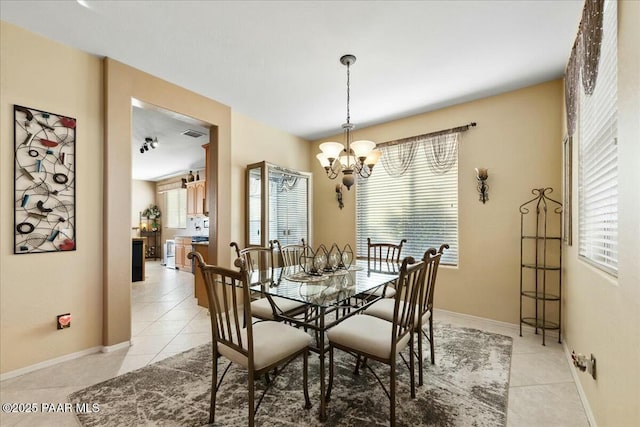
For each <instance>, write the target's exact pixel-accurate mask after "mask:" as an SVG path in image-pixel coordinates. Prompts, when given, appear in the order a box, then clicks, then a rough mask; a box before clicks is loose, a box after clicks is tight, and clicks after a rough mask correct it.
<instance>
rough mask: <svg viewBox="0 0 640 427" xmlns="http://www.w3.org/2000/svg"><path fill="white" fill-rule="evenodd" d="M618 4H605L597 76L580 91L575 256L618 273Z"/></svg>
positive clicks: (611, 2)
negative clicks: (590, 91) (590, 90)
mask: <svg viewBox="0 0 640 427" xmlns="http://www.w3.org/2000/svg"><path fill="white" fill-rule="evenodd" d="M616 34H617V5H616V2H615V1H608V2H606V4H605V7H604V14H603V31H602V45H601V51H600V63H599V67H598V80H597V83H596V87H595V90H594V92H593V94H592V95H591V96H587V95H585V94H584V93H583V92H582V91H580V109H579V112H578V121H579V126H580V127H579V129H580V134H579V161H580V166H579V177H578V194H579V196H578V198H579V201H578V204H579V230H578V233H579V255H580V257H582V258H583V259H584V260H586V261H588V262H590V263H592V264H594V265H595V266H597V267H598V268H600V269H602V270H604V271H607V272H609V273H611V274H614V275H616V274H617V271H618V150H617V133H618V122H617V85H618V79H617V73H618V70H617V61H618V58H617V35H616Z"/></svg>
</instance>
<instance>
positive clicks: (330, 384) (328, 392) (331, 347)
mask: <svg viewBox="0 0 640 427" xmlns="http://www.w3.org/2000/svg"><path fill="white" fill-rule="evenodd" d="M331 387H333V346H332V345H331V344H329V383H328V384H327V397H326V399H325V400H326V401H327V402H328V401H329V399H331Z"/></svg>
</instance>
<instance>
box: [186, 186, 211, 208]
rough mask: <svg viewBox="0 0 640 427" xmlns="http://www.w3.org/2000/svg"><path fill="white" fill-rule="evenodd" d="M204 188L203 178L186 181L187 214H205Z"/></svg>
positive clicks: (205, 187)
mask: <svg viewBox="0 0 640 427" xmlns="http://www.w3.org/2000/svg"><path fill="white" fill-rule="evenodd" d="M206 190H207V185H206V181H205V180H200V181H193V182H188V183H187V216H203V215H204V214H205V212H206V208H205V195H206Z"/></svg>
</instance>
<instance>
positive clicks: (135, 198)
mask: <svg viewBox="0 0 640 427" xmlns="http://www.w3.org/2000/svg"><path fill="white" fill-rule="evenodd" d="M157 203H158V202H156V183H155V182H152V181H141V180H139V179H134V180H132V181H131V228H132V229H133V228H139V227H140V213H141V212H144V210H145V209H146V208H148V207H149V205H151V204H157ZM159 206H162V205H159ZM160 209H162V207H161V208H160ZM132 232H133V234H134V236H133V237H139V235H138V230H132Z"/></svg>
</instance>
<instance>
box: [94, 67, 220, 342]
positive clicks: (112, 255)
mask: <svg viewBox="0 0 640 427" xmlns="http://www.w3.org/2000/svg"><path fill="white" fill-rule="evenodd" d="M104 78H105V95H104V96H105V138H104V146H105V151H104V176H105V185H104V206H105V208H104V212H103V218H102V227H103V232H104V251H103V252H104V253H103V275H104V277H103V286H104V298H103V301H104V302H103V319H104V321H103V345H104V346H105V347H106V348H107V349H110V348H114V347H115V348H119V347H120V346H125V345H129V340H130V338H131V312H130V309H125V307H127V308H130V307H131V290H130V288H131V286H130V283H131V267H130V264H131V230H130V226H126V225H125V226H124V227H123V224H130V222H131V211H132V194H131V162H132V154H133V153H132V146H131V135H132V110H131V109H132V107H131V100H132V99H138V100H144V102H145V103H148V104H149V105H155V106H158V107H161V108H163V109H165V110H167V111H179V112H181V114H183V115H185V116H187V117H192V118H195V119H197V120H200V121H202V122H204V123H208V124H210V125H211V127H210V137H209V140H210V149H209V160H208V164H209V165H212V166H213V167H210V168H209V169H208V174H209V176H208V177H207V193H208V197H207V202H208V209H209V212H211V213H212V214H211V216H210V220H209V224H210V228H209V238H210V240H209V241H210V245H209V248H208V252H209V260H210V262H212V263H214V262H216V263H222V264H224V265H227V264H229V262H230V258H231V256H230V255H231V254H230V252H229V251H228V248H225V250H220V249H221V245H220V242H221V241H230V226H229V225H230V222H231V208H230V206H229V203H228V200H229V198H230V194H229V190H228V188H227V187H228V186H225V187H221V186H220V184H219V177H228V176H230V171H231V150H230V133H231V110H230V108H229V107H227V106H225V105H223V104H220V103H218V102H216V101H213V100H211V99H208V98H205V97H203V96H201V95H198V94H196V93H193V92H190V91H188V90H186V89H184V88H181V87H178V86H176V85H173V84H171V83H168V82H166V81H164V80H161V79H159V78H157V77H153V76H151V75H149V74H146V73H143V72H141V71H139V70H136V69H134V68H132V67H129V66H127V65H125V64H122V63H120V62H117V61H114V60H113V59H110V58H105V60H104ZM214 214H215V215H214Z"/></svg>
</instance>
